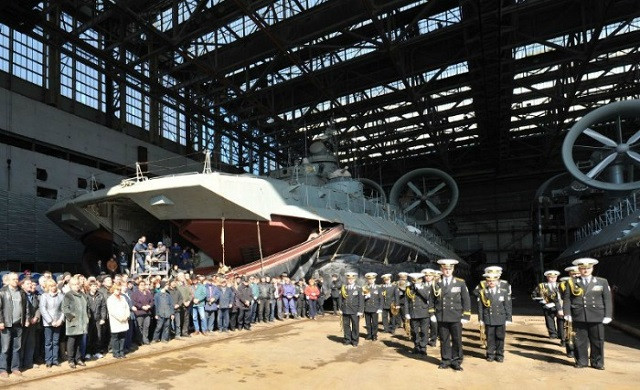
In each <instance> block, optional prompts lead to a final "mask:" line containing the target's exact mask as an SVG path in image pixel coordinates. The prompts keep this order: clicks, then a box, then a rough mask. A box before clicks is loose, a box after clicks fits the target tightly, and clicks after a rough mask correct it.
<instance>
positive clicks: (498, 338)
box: [478, 273, 513, 363]
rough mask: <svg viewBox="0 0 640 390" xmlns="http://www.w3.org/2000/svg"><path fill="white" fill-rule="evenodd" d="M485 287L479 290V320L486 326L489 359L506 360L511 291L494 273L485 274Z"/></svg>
mask: <svg viewBox="0 0 640 390" xmlns="http://www.w3.org/2000/svg"><path fill="white" fill-rule="evenodd" d="M483 276H484V277H485V280H486V284H485V287H484V288H483V289H481V290H479V291H478V295H479V299H478V322H479V323H480V325H481V326H483V327H484V332H485V338H486V344H487V361H488V362H493V361H496V362H499V363H502V362H503V361H504V339H505V335H506V326H507V324H510V323H511V322H512V321H513V320H512V306H511V293H510V291H509V290H508V289H506V288H502V287H501V286H500V285H499V284H500V282H499V279H498V278H499V276H498V275H496V274H494V273H487V274H484V275H483Z"/></svg>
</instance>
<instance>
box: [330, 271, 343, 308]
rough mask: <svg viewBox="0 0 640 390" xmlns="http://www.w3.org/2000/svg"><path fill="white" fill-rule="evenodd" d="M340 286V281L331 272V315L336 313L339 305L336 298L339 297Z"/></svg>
mask: <svg viewBox="0 0 640 390" xmlns="http://www.w3.org/2000/svg"><path fill="white" fill-rule="evenodd" d="M341 286H342V283H340V281H339V280H338V275H336V274H333V275H331V286H330V288H331V306H332V308H333V315H334V316H335V315H338V308H339V307H340V306H339V305H338V299H339V297H340V287H341Z"/></svg>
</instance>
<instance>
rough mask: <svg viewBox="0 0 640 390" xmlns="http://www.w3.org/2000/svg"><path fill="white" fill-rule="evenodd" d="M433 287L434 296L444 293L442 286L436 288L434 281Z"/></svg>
mask: <svg viewBox="0 0 640 390" xmlns="http://www.w3.org/2000/svg"><path fill="white" fill-rule="evenodd" d="M431 289H432V290H433V296H434V297H439V296H440V295H441V294H442V288H439V289H437V290H436V284H435V283H433V284H432V285H431Z"/></svg>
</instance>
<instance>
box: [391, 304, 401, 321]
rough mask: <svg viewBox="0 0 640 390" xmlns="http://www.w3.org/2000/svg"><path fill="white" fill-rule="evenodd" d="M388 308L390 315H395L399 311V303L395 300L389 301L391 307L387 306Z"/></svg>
mask: <svg viewBox="0 0 640 390" xmlns="http://www.w3.org/2000/svg"><path fill="white" fill-rule="evenodd" d="M389 310H390V311H391V315H392V316H394V317H395V316H397V315H398V314H399V313H400V305H398V304H396V303H395V302H391V307H390V308H389Z"/></svg>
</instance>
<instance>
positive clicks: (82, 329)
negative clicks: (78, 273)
mask: <svg viewBox="0 0 640 390" xmlns="http://www.w3.org/2000/svg"><path fill="white" fill-rule="evenodd" d="M80 287H81V286H80V280H79V278H77V277H75V276H74V277H72V278H71V279H70V280H69V292H68V293H66V294H65V295H64V299H63V301H62V312H63V313H64V317H65V329H66V335H67V358H68V360H69V366H70V367H71V368H76V364H77V365H79V366H84V365H85V363H84V361H83V360H82V352H81V351H80V347H81V345H80V344H81V342H82V338H83V337H84V335H85V334H86V333H87V330H88V328H89V307H88V305H87V299H86V298H85V296H84V294H83V293H82V292H81V291H80Z"/></svg>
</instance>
